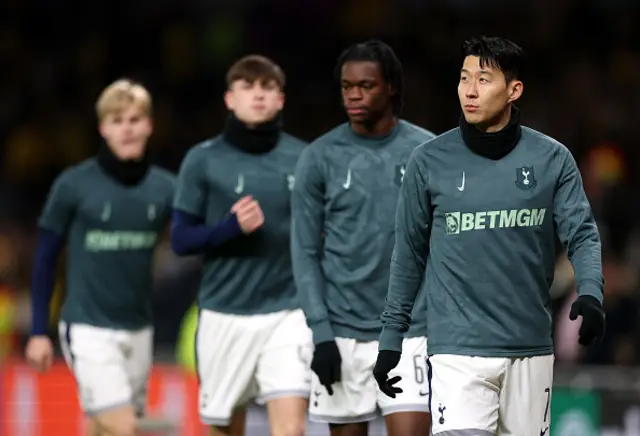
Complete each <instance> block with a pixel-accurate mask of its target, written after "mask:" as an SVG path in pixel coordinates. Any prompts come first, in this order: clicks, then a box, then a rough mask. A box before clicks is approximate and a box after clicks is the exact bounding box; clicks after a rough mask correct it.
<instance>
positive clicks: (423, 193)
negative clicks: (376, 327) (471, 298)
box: [379, 147, 431, 352]
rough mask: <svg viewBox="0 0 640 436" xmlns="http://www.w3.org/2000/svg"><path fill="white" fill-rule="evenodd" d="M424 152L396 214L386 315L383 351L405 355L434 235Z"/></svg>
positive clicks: (409, 173) (410, 170)
mask: <svg viewBox="0 0 640 436" xmlns="http://www.w3.org/2000/svg"><path fill="white" fill-rule="evenodd" d="M420 150H421V148H420V147H419V148H417V149H416V150H415V151H414V152H413V154H412V156H411V157H410V159H409V162H408V164H407V169H406V172H405V175H404V181H403V183H402V187H401V189H400V199H399V201H398V208H397V210H396V231H395V238H396V242H395V246H394V249H393V255H392V257H391V276H390V279H389V291H388V293H387V298H386V306H385V309H384V312H383V313H382V316H381V319H382V332H381V333H380V345H379V349H380V350H391V351H399V352H401V351H402V340H403V337H404V334H405V333H406V332H407V331H408V330H409V324H410V322H411V311H412V309H413V304H414V303H415V300H416V296H417V295H418V291H419V289H420V285H421V284H422V281H423V277H424V273H425V267H426V264H427V256H428V254H429V235H430V231H431V204H430V203H431V202H430V198H429V193H428V185H427V182H428V180H427V169H426V167H425V166H424V165H423V164H422V163H421V162H420V161H419V159H420V156H419V152H420Z"/></svg>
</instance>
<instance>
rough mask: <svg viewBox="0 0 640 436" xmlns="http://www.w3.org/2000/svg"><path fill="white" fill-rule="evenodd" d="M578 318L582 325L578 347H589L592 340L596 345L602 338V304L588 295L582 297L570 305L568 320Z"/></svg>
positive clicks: (603, 319)
mask: <svg viewBox="0 0 640 436" xmlns="http://www.w3.org/2000/svg"><path fill="white" fill-rule="evenodd" d="M578 316H582V325H581V326H580V331H579V333H578V334H579V339H578V342H579V343H580V345H584V346H585V347H586V346H588V345H591V343H593V342H594V340H597V341H598V343H599V342H600V340H601V339H602V337H603V336H604V329H605V324H606V322H605V314H604V309H603V308H602V304H600V302H599V301H598V300H596V299H595V297H592V296H590V295H582V296H580V297H578V299H577V300H576V301H574V302H573V304H572V305H571V313H569V319H570V320H571V321H575V320H576V319H578Z"/></svg>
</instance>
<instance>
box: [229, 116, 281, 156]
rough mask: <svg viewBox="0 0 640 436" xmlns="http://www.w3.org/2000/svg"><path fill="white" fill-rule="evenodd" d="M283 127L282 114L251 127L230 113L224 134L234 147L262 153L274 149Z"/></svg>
mask: <svg viewBox="0 0 640 436" xmlns="http://www.w3.org/2000/svg"><path fill="white" fill-rule="evenodd" d="M281 129H282V116H281V115H280V114H278V115H277V116H276V117H275V118H274V119H273V120H271V121H267V122H266V123H262V124H259V125H257V126H256V127H255V128H253V129H251V128H249V127H247V125H246V124H245V123H243V122H242V121H240V120H239V119H238V118H237V117H236V116H235V115H234V114H233V113H230V114H229V117H228V118H227V121H226V123H225V125H224V131H223V133H222V135H223V137H224V139H225V141H227V142H228V143H229V144H231V145H233V146H234V147H236V148H239V149H240V150H242V151H244V152H246V153H252V154H260V153H267V152H269V151H271V150H273V148H274V147H275V146H276V144H277V143H278V140H279V139H280V131H281Z"/></svg>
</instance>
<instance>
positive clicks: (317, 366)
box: [311, 341, 342, 395]
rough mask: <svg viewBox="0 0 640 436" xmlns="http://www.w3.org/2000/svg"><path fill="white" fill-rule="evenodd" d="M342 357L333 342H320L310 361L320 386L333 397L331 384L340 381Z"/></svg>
mask: <svg viewBox="0 0 640 436" xmlns="http://www.w3.org/2000/svg"><path fill="white" fill-rule="evenodd" d="M341 366H342V357H340V350H338V346H337V345H336V343H335V341H328V342H321V343H319V344H318V345H316V348H315V350H314V352H313V360H312V361H311V370H312V371H313V372H315V373H316V375H317V376H318V379H320V384H322V386H324V387H325V388H326V389H327V392H328V393H329V395H333V388H332V387H331V385H332V384H334V383H337V382H339V381H341V380H342V370H341V369H340V367H341Z"/></svg>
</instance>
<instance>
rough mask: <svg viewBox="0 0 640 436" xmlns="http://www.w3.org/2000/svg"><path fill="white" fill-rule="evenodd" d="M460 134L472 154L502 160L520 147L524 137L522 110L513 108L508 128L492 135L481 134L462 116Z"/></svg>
mask: <svg viewBox="0 0 640 436" xmlns="http://www.w3.org/2000/svg"><path fill="white" fill-rule="evenodd" d="M460 132H461V133H462V139H463V140H464V143H465V144H466V146H467V147H468V148H469V149H470V150H471V151H472V152H474V153H476V154H479V155H480V156H484V157H486V158H488V159H493V160H498V159H502V158H503V157H505V156H506V155H508V154H509V153H511V151H512V150H513V149H514V148H515V147H516V145H518V142H519V141H520V136H522V127H521V126H520V110H519V109H518V108H517V107H515V106H512V107H511V118H510V119H509V123H508V124H507V125H506V127H505V128H504V129H502V130H500V131H499V132H491V133H486V132H481V131H480V130H478V129H476V128H475V127H474V126H472V125H471V124H469V123H467V121H466V120H465V119H464V116H460Z"/></svg>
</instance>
